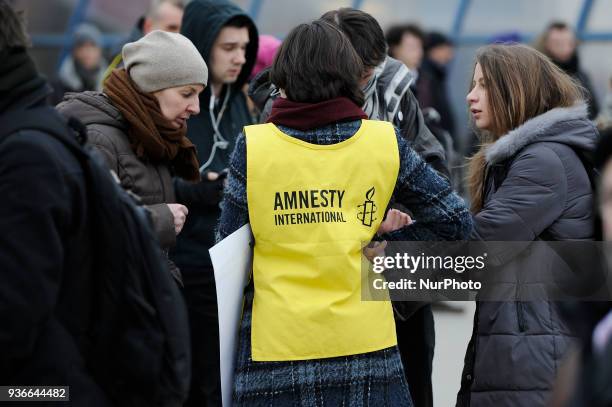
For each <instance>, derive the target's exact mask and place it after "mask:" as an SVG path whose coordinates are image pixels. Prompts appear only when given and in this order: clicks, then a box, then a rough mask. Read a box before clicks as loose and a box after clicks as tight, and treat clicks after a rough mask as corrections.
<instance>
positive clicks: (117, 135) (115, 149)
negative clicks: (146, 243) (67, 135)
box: [57, 92, 176, 249]
mask: <svg viewBox="0 0 612 407" xmlns="http://www.w3.org/2000/svg"><path fill="white" fill-rule="evenodd" d="M57 110H59V111H60V113H62V114H63V115H65V116H72V117H76V118H77V119H79V120H80V121H81V122H82V123H83V124H85V126H87V137H88V141H89V143H90V144H91V145H93V146H94V147H95V148H96V150H97V151H99V152H100V153H101V155H102V157H103V158H104V160H105V161H106V163H107V164H108V167H109V168H110V169H111V170H113V171H114V172H115V174H117V176H118V177H119V181H120V182H121V186H122V187H123V188H125V189H126V190H129V191H131V192H133V193H135V194H136V195H138V196H139V197H140V198H141V200H142V203H143V204H144V205H146V206H147V208H148V209H149V210H150V211H151V215H152V221H153V226H154V229H155V232H156V235H157V238H158V240H159V243H160V245H161V247H162V248H164V249H168V248H169V247H171V246H173V245H174V243H175V242H176V233H175V231H174V216H173V215H172V212H170V209H169V208H168V205H166V204H167V203H173V202H176V198H175V194H174V189H173V186H172V177H171V174H170V169H169V167H168V166H167V165H164V164H163V163H152V162H145V161H143V160H141V159H139V158H138V157H137V156H136V154H134V152H133V151H132V148H131V146H130V142H129V140H128V136H127V129H128V127H127V126H128V124H127V122H126V121H125V120H124V119H123V117H122V116H121V113H120V112H119V110H118V109H117V108H116V107H115V106H113V105H112V104H111V102H110V99H109V98H108V97H107V96H106V95H105V94H103V93H100V92H83V93H71V94H68V95H66V97H65V98H64V101H63V102H62V103H60V104H59V105H58V106H57Z"/></svg>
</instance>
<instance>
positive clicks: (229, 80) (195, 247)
mask: <svg viewBox="0 0 612 407" xmlns="http://www.w3.org/2000/svg"><path fill="white" fill-rule="evenodd" d="M181 34H183V35H184V36H186V37H187V38H189V39H190V40H191V41H192V42H193V43H194V44H195V46H196V48H197V49H198V51H200V53H201V54H202V57H203V58H204V61H206V64H207V65H208V68H209V86H208V87H207V88H206V90H204V92H202V93H201V94H200V113H199V114H198V115H195V116H192V117H191V118H190V119H189V121H188V126H187V128H188V131H187V137H189V139H190V140H191V141H192V142H193V143H194V144H195V146H196V148H197V151H198V160H199V162H200V165H201V173H202V181H201V182H199V183H197V184H193V183H189V182H186V181H183V180H180V179H175V182H174V186H175V189H176V195H177V201H178V202H180V203H182V204H184V205H185V206H187V208H189V219H188V220H187V222H186V223H185V226H184V228H183V231H182V233H181V235H180V236H179V237H178V239H177V245H176V247H175V249H174V250H173V252H172V253H171V257H172V259H173V260H174V261H175V262H176V264H177V266H178V267H179V268H180V270H181V273H182V275H183V281H184V284H185V298H186V300H187V306H188V309H189V313H190V322H191V331H192V348H193V375H192V386H191V396H190V399H189V402H188V404H187V405H197V406H211V405H220V403H221V390H220V377H219V332H218V317H217V301H216V299H217V296H216V291H215V279H214V273H213V268H212V263H211V260H210V256H209V254H208V249H210V248H211V247H212V246H213V245H214V244H215V227H216V224H217V219H218V218H219V214H220V209H219V202H220V201H221V195H222V189H223V182H224V180H223V178H224V174H225V172H224V170H226V169H227V168H228V165H229V159H230V154H231V152H232V150H233V149H234V143H235V140H236V137H237V136H238V135H239V134H240V132H241V131H242V128H243V127H244V126H245V125H248V124H251V116H250V114H249V109H248V107H247V103H246V97H245V95H244V93H243V92H242V90H241V89H242V86H243V85H244V84H245V83H246V81H247V78H248V77H249V75H250V73H251V70H252V68H253V65H254V64H255V59H256V56H257V46H258V34H257V29H256V27H255V24H254V23H253V21H252V20H251V18H250V17H249V16H248V15H247V14H246V13H245V12H244V11H243V10H241V9H240V8H238V7H236V6H235V5H233V4H231V3H229V2H227V1H225V0H193V1H192V2H191V3H189V5H188V6H187V7H186V8H185V13H184V16H183V21H182V26H181ZM219 174H221V175H219Z"/></svg>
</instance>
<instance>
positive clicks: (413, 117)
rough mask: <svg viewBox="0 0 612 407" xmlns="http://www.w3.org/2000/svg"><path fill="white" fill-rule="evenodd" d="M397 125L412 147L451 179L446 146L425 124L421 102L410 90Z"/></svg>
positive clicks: (434, 167) (400, 111)
mask: <svg viewBox="0 0 612 407" xmlns="http://www.w3.org/2000/svg"><path fill="white" fill-rule="evenodd" d="M394 121H395V123H394V124H395V126H396V127H398V128H399V129H400V133H401V135H402V137H403V138H404V139H406V140H408V141H409V142H410V143H411V147H412V148H413V149H414V150H415V151H416V152H417V153H418V154H419V155H420V156H421V157H422V158H423V160H425V162H426V163H427V164H429V165H431V166H432V167H433V169H435V170H436V171H437V172H438V173H439V174H440V175H442V176H444V177H445V178H446V179H450V172H449V170H448V164H447V162H446V154H445V153H444V148H443V147H442V145H441V144H440V142H439V141H438V139H436V137H435V136H434V135H433V134H432V133H431V131H429V129H428V128H427V126H426V125H425V120H424V119H423V114H422V113H421V109H420V108H419V102H418V101H417V99H416V97H415V96H414V94H413V93H412V92H411V91H410V90H408V91H407V92H406V94H405V95H404V97H403V98H402V100H401V102H400V110H399V112H398V114H397V115H396V117H395V120H394Z"/></svg>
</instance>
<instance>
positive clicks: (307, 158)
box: [218, 20, 471, 406]
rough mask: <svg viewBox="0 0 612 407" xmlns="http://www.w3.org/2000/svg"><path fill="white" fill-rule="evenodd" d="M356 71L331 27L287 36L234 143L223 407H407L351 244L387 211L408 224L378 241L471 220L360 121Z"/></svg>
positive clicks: (404, 153) (384, 327)
mask: <svg viewBox="0 0 612 407" xmlns="http://www.w3.org/2000/svg"><path fill="white" fill-rule="evenodd" d="M363 71H364V69H363V66H362V65H361V62H360V59H359V57H358V56H357V54H356V52H355V50H354V49H353V47H352V45H351V44H350V42H349V41H348V39H347V38H346V37H345V36H344V34H342V32H340V31H339V30H338V28H336V27H335V26H333V25H331V24H329V23H327V22H324V21H320V20H318V21H314V22H312V23H310V24H302V25H299V26H298V27H296V28H295V29H294V30H292V31H291V33H290V34H289V35H288V36H287V38H286V39H285V41H284V42H283V45H282V46H281V48H280V50H279V52H278V54H277V57H276V60H275V62H274V65H273V67H272V71H271V79H272V82H273V83H274V84H276V85H277V86H278V88H279V89H281V96H282V97H280V98H278V99H277V100H276V101H275V102H274V105H273V108H272V113H271V115H270V117H269V119H268V123H266V124H262V125H256V126H247V127H245V129H244V135H243V136H241V137H240V138H239V139H238V140H237V144H236V149H235V150H234V153H233V156H232V161H231V165H230V175H229V180H228V186H227V188H226V195H225V199H224V203H223V205H222V207H223V208H222V209H223V211H222V215H221V219H220V223H219V227H218V238H219V239H222V238H224V237H225V236H227V235H229V234H230V233H232V232H234V231H235V230H236V229H238V228H239V227H241V226H242V225H244V224H246V223H248V222H250V223H251V227H252V231H253V236H254V240H255V246H254V258H253V278H252V283H251V286H250V287H249V289H248V290H247V295H246V300H245V308H244V313H243V319H242V324H241V329H240V345H239V354H238V361H237V368H236V380H235V385H234V404H235V405H245V406H258V405H262V406H263V405H265V406H288V405H313V406H315V405H316V406H323V405H326V406H340V405H346V406H362V405H373V406H411V405H412V401H411V399H410V394H409V391H408V386H407V384H406V381H405V378H404V373H403V367H402V363H401V361H400V357H399V353H398V350H397V340H396V336H395V324H394V321H393V311H392V308H391V304H390V303H389V302H388V301H362V300H361V247H362V242H368V241H370V240H371V239H372V238H373V236H374V234H375V233H376V231H377V230H378V228H379V226H380V224H381V222H382V220H383V218H384V216H385V209H386V208H387V205H388V204H389V202H390V201H391V200H392V199H393V200H394V201H396V202H398V203H401V204H403V205H405V206H406V207H408V208H409V209H410V211H411V212H412V214H413V217H414V218H415V220H416V222H415V223H414V224H412V225H410V226H407V227H404V228H401V229H399V230H396V231H393V232H391V233H390V234H389V236H385V237H386V238H388V239H393V240H459V239H464V238H466V237H467V236H468V234H469V232H470V231H471V218H470V215H469V213H468V211H467V210H466V208H465V206H464V203H463V201H462V200H461V199H460V198H459V197H458V196H457V195H455V194H454V193H453V192H452V190H451V188H450V186H449V184H448V183H447V181H446V180H444V179H443V178H441V177H439V176H438V175H437V174H436V173H435V171H434V170H432V169H431V168H430V167H429V166H428V165H426V164H425V163H424V162H423V161H422V160H421V159H420V158H419V157H418V155H417V154H416V153H415V152H414V151H413V150H412V149H411V148H410V146H409V145H408V143H407V142H406V141H405V140H404V139H403V138H402V137H401V136H400V135H399V132H398V131H396V130H395V129H394V128H393V126H392V125H391V124H389V123H386V122H379V121H369V120H365V119H367V117H366V115H365V114H364V112H363V111H362V110H361V108H359V106H362V105H363V94H362V92H361V88H360V84H359V83H360V76H361V73H362V72H363ZM406 368H408V369H409V368H410V366H406Z"/></svg>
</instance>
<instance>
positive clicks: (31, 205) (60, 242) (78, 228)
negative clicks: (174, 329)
mask: <svg viewBox="0 0 612 407" xmlns="http://www.w3.org/2000/svg"><path fill="white" fill-rule="evenodd" d="M27 44H28V40H27V38H26V34H25V30H24V28H23V25H22V23H21V21H20V19H19V18H18V17H17V15H16V13H15V12H14V11H13V10H12V9H11V8H10V7H9V6H8V4H7V3H6V2H5V1H4V0H0V60H1V61H2V64H0V123H5V125H6V126H8V125H9V124H14V123H13V122H12V120H13V119H14V118H15V117H16V116H17V115H24V114H26V115H27V114H28V112H31V111H32V109H37V108H43V107H45V106H46V98H47V97H48V95H49V93H50V91H51V88H50V87H49V86H48V85H47V84H46V83H45V81H44V79H43V78H42V77H41V76H39V74H38V73H37V71H36V67H35V66H34V62H33V61H32V60H31V59H30V57H29V56H28V54H27V52H26V46H27ZM50 109H51V108H49V110H50ZM32 114H34V113H32ZM50 114H53V112H51V113H50ZM58 122H61V118H59V114H58ZM0 126H1V125H0ZM3 129H5V130H6V129H7V127H4V128H2V127H0V131H2V130H3ZM66 138H67V139H70V136H69V133H68V129H67V128H66ZM72 139H73V140H72V143H74V144H77V143H76V141H75V140H74V137H72ZM0 194H2V199H1V200H0V213H2V216H0V281H2V284H0V321H2V325H1V326H0V349H2V352H0V383H2V384H3V385H29V386H32V385H47V386H52V385H55V386H58V385H63V386H70V400H71V402H72V403H73V405H79V406H110V405H111V403H110V401H109V400H108V398H107V395H106V394H105V392H104V391H103V390H102V389H101V387H100V385H99V384H98V383H97V382H96V380H95V379H94V378H93V375H92V373H91V371H90V370H89V368H88V366H86V364H85V354H84V353H85V352H84V347H85V344H86V341H87V338H86V337H85V332H86V331H87V328H88V326H89V324H90V320H89V318H90V311H91V307H90V306H88V305H89V302H90V301H89V298H91V297H93V285H92V281H93V276H92V273H91V271H92V270H93V268H92V264H91V263H92V252H93V250H94V247H93V243H92V240H91V229H90V228H91V226H90V225H91V213H90V208H89V207H88V205H87V200H86V185H85V179H84V173H83V171H82V167H81V164H80V163H79V161H78V160H77V158H76V157H75V156H74V154H73V153H72V152H71V151H69V150H68V149H67V148H66V147H65V145H64V144H63V143H62V142H60V141H58V140H57V139H56V138H55V137H52V136H50V135H49V134H47V133H45V132H43V131H38V130H22V131H19V132H17V133H13V134H11V135H10V136H8V137H6V138H4V137H3V140H1V141H0Z"/></svg>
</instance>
